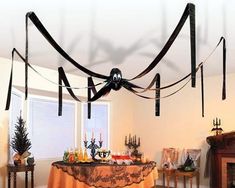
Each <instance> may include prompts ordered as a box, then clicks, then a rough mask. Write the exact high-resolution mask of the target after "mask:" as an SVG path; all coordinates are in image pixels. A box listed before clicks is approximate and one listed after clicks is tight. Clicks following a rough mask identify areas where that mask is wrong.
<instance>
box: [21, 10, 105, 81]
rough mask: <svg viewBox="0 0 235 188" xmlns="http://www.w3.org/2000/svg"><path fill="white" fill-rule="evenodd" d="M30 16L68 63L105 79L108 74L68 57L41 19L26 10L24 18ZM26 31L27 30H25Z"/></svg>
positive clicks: (90, 74)
mask: <svg viewBox="0 0 235 188" xmlns="http://www.w3.org/2000/svg"><path fill="white" fill-rule="evenodd" d="M27 18H30V20H31V21H32V22H33V24H34V25H35V26H36V27H37V29H38V30H39V31H40V32H41V34H42V35H43V36H44V38H46V39H47V41H48V42H49V43H50V44H51V45H52V46H53V47H54V49H55V50H56V51H57V52H58V53H59V54H60V55H62V56H63V57H64V58H65V59H67V60H68V61H69V62H70V63H72V64H73V65H74V66H75V67H77V68H78V69H79V70H81V71H83V72H84V73H86V74H88V75H89V76H93V77H97V78H102V79H107V78H108V76H105V75H102V74H99V73H95V72H93V71H91V70H89V69H87V68H85V67H83V66H81V65H80V64H79V63H77V62H76V61H75V60H74V59H73V58H72V57H70V56H69V55H68V54H67V53H66V52H65V51H64V50H63V49H62V48H61V47H60V46H59V45H58V44H57V42H56V41H55V40H54V39H53V38H52V36H51V35H50V34H49V33H48V31H47V30H46V28H45V27H44V26H43V24H42V23H41V21H40V20H39V19H38V17H37V16H36V14H35V13H34V12H28V13H27V14H26V19H27ZM26 30H28V27H26ZM26 33H28V31H26Z"/></svg>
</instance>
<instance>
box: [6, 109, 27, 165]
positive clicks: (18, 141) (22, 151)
mask: <svg viewBox="0 0 235 188" xmlns="http://www.w3.org/2000/svg"><path fill="white" fill-rule="evenodd" d="M11 147H12V149H13V150H14V151H15V152H16V154H15V155H14V156H13V160H14V164H15V165H20V164H24V163H25V158H26V157H28V156H29V155H30V152H29V149H30V148H31V142H30V140H29V139H28V133H27V129H26V127H25V121H24V120H23V118H22V117H21V114H20V117H18V118H17V122H16V124H15V133H14V137H13V138H12V141H11Z"/></svg>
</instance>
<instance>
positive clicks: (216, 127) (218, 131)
mask: <svg viewBox="0 0 235 188" xmlns="http://www.w3.org/2000/svg"><path fill="white" fill-rule="evenodd" d="M213 125H214V127H213V129H211V131H212V132H215V135H219V134H221V133H222V132H223V129H222V128H221V127H219V126H221V121H220V119H218V118H216V119H213Z"/></svg>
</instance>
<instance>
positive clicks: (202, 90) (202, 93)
mask: <svg viewBox="0 0 235 188" xmlns="http://www.w3.org/2000/svg"><path fill="white" fill-rule="evenodd" d="M201 95H202V117H204V79H203V65H202V66H201Z"/></svg>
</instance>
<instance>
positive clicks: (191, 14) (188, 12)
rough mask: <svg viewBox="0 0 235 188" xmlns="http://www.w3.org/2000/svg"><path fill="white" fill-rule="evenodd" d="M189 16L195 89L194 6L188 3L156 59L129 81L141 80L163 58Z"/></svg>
mask: <svg viewBox="0 0 235 188" xmlns="http://www.w3.org/2000/svg"><path fill="white" fill-rule="evenodd" d="M188 16H189V19H190V43H191V77H192V87H196V55H195V54H196V34H195V5H194V4H192V3H188V4H187V6H186V8H185V10H184V13H183V15H182V17H181V19H180V21H179V23H178V24H177V26H176V28H175V30H174V31H173V33H172V34H171V36H170V38H169V39H168V41H167V42H166V44H165V46H164V47H163V48H162V50H161V51H160V53H159V54H158V55H157V56H156V58H155V59H154V60H153V61H152V63H151V64H150V65H149V66H148V67H147V68H146V69H145V70H143V71H142V72H141V73H140V74H138V75H137V76H135V77H134V78H132V79H131V80H134V79H137V78H141V77H143V76H145V75H146V74H147V73H148V72H150V71H151V70H152V69H153V68H154V67H155V66H156V65H157V64H158V63H159V62H160V61H161V59H162V58H163V57H164V56H165V54H166V53H167V52H168V50H169V48H170V47H171V45H172V44H173V42H174V41H175V39H176V37H177V36H178V34H179V32H180V31H181V29H182V27H183V25H184V23H185V21H186V20H187V18H188Z"/></svg>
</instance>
